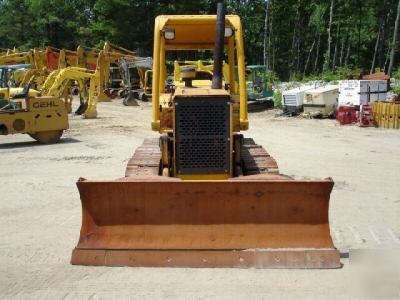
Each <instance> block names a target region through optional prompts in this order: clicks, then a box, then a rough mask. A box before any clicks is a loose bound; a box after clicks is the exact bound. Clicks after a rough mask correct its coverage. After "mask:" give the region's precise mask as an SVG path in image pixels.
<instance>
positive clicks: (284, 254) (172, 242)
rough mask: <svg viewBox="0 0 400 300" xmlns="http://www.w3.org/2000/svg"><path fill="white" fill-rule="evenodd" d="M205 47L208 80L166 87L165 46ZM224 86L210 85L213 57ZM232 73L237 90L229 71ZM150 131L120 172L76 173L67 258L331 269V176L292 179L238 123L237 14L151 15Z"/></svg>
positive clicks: (240, 56)
mask: <svg viewBox="0 0 400 300" xmlns="http://www.w3.org/2000/svg"><path fill="white" fill-rule="evenodd" d="M212 49H214V60H213V61H214V66H213V76H212V82H210V84H209V85H208V86H201V87H198V86H195V85H193V79H194V78H196V74H195V70H193V68H188V69H182V70H181V77H182V78H183V80H184V82H185V85H184V86H182V87H177V88H176V89H174V88H172V89H166V87H165V78H166V63H165V57H166V52H167V51H177V52H179V51H181V50H185V51H189V50H191V51H194V50H212ZM224 55H226V56H227V58H228V64H229V66H230V69H229V71H230V75H231V76H230V81H229V84H226V85H225V86H223V85H222V61H223V56H224ZM235 66H237V68H238V93H235V92H234V91H235V84H236V83H235V81H234V76H233V75H234V71H235ZM152 94H153V100H152V104H153V110H152V122H151V126H152V129H153V130H154V131H158V132H159V133H160V138H159V139H151V138H150V139H145V140H144V142H143V144H142V146H140V147H139V148H137V149H136V151H135V153H134V155H133V157H132V159H131V160H130V161H129V162H128V165H127V169H126V174H125V177H124V178H121V179H117V180H86V179H83V178H81V179H79V181H78V183H77V186H78V190H79V193H80V198H81V203H82V210H83V211H82V227H81V231H80V237H79V241H78V244H77V246H76V247H75V249H74V250H73V252H72V259H71V263H72V264H75V265H92V266H93V265H96V266H98V265H105V266H135V267H139V266H146V267H239V268H246V267H255V268H337V267H340V257H339V252H338V250H337V249H336V248H335V247H334V245H333V242H332V239H331V236H330V231H329V222H328V207H329V198H330V193H331V190H332V187H333V184H334V183H333V181H332V180H331V179H329V178H328V179H325V180H310V181H309V180H293V179H291V178H289V177H287V176H284V175H280V174H279V172H278V167H277V164H276V162H275V160H274V159H273V158H272V157H271V156H269V155H268V153H267V152H266V151H265V149H264V148H263V147H262V146H260V145H257V144H256V143H255V142H254V140H253V139H251V138H244V137H243V136H242V135H241V134H240V133H239V132H240V131H242V130H247V129H248V125H249V123H248V118H247V99H246V79H245V58H244V46H243V31H242V25H241V21H240V18H239V16H235V15H228V16H225V13H224V7H223V5H222V4H218V9H217V16H215V15H200V16H185V15H183V16H179V15H176V16H168V15H164V16H159V17H157V18H156V20H155V27H154V55H153V93H152Z"/></svg>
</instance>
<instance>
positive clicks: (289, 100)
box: [283, 94, 297, 106]
mask: <svg viewBox="0 0 400 300" xmlns="http://www.w3.org/2000/svg"><path fill="white" fill-rule="evenodd" d="M283 105H287V106H297V101H296V95H291V94H288V95H284V96H283Z"/></svg>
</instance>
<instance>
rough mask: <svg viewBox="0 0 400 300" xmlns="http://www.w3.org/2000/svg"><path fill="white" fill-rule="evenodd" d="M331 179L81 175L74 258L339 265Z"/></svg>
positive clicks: (158, 263) (165, 263) (89, 261)
mask: <svg viewBox="0 0 400 300" xmlns="http://www.w3.org/2000/svg"><path fill="white" fill-rule="evenodd" d="M333 184H334V183H333V181H332V180H331V179H326V180H321V181H297V180H291V179H288V178H286V177H283V176H280V175H271V174H263V175H252V176H242V177H237V178H234V179H230V180H225V181H182V180H180V179H177V178H169V177H162V176H153V175H148V176H142V177H137V178H135V177H126V178H123V179H119V180H115V181H92V180H85V179H80V180H79V181H78V183H77V186H78V189H79V193H80V197H81V201H82V209H83V219H82V228H81V232H80V238H79V242H78V245H77V246H76V248H75V249H74V250H73V253H72V260H71V263H72V264H74V265H92V266H135V267H143V266H146V267H239V268H248V267H254V268H338V267H340V257H339V256H340V255H339V252H338V250H337V249H335V247H334V245H333V243H332V239H331V236H330V230H329V222H328V207H329V196H330V193H331V190H332V187H333Z"/></svg>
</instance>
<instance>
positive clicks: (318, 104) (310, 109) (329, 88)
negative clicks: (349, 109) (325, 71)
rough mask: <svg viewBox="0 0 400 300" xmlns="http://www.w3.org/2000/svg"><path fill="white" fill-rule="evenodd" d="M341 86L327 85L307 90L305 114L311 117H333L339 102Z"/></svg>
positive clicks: (304, 105)
mask: <svg viewBox="0 0 400 300" xmlns="http://www.w3.org/2000/svg"><path fill="white" fill-rule="evenodd" d="M338 96H339V86H338V85H326V86H323V87H319V88H316V89H313V90H309V91H307V92H305V95H304V104H303V107H304V115H306V116H309V117H331V116H333V115H334V112H335V108H336V105H337V102H338Z"/></svg>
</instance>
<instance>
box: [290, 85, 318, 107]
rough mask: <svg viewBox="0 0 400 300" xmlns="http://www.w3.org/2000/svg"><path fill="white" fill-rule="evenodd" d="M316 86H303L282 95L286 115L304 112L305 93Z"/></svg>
mask: <svg viewBox="0 0 400 300" xmlns="http://www.w3.org/2000/svg"><path fill="white" fill-rule="evenodd" d="M313 88H314V85H303V86H300V87H297V88H294V89H291V90H287V91H284V92H283V93H282V109H283V112H284V113H292V114H297V113H299V112H302V111H303V102H304V93H305V92H306V91H308V90H311V89H313Z"/></svg>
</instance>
